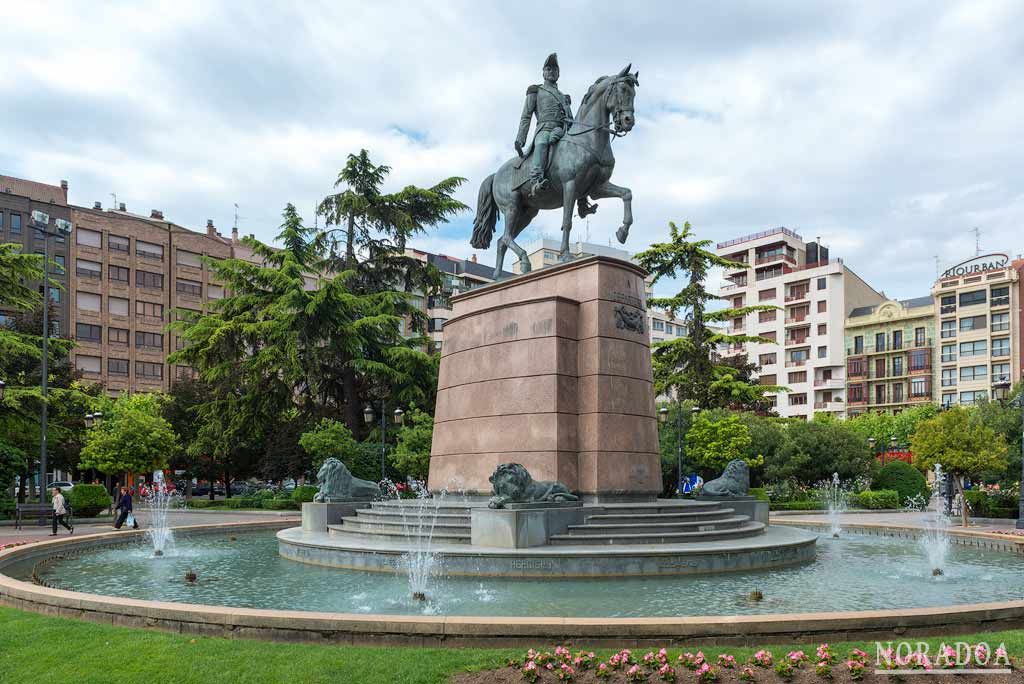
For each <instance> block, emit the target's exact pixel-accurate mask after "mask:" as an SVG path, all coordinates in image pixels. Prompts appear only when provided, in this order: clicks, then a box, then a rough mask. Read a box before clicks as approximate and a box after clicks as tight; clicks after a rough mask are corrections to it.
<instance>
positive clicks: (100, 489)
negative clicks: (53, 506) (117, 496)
mask: <svg viewBox="0 0 1024 684" xmlns="http://www.w3.org/2000/svg"><path fill="white" fill-rule="evenodd" d="M67 499H68V501H69V502H70V503H71V512H72V513H74V515H75V516H76V517H78V518H95V517H96V516H97V515H99V514H100V512H102V511H105V510H107V509H108V508H109V507H110V495H109V494H107V488H106V487H104V486H103V485H97V484H76V485H75V486H74V487H72V488H71V491H70V492H68V494H67Z"/></svg>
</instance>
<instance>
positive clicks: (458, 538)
mask: <svg viewBox="0 0 1024 684" xmlns="http://www.w3.org/2000/svg"><path fill="white" fill-rule="evenodd" d="M327 532H328V534H329V535H330V536H332V537H354V538H357V539H376V540H378V541H398V542H401V541H413V540H418V541H421V540H424V537H425V536H426V535H418V534H406V533H405V532H404V531H402V530H397V531H385V530H357V529H354V528H353V527H351V526H349V525H328V526H327ZM430 539H431V541H432V542H433V543H435V544H469V542H470V534H469V531H468V530H467V531H466V532H465V533H461V532H446V533H444V534H441V533H439V532H438V531H437V530H435V531H434V534H433V535H431V537H430Z"/></svg>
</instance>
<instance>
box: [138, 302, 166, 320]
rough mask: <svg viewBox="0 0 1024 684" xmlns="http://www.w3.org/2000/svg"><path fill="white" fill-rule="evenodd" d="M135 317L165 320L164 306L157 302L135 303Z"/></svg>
mask: <svg viewBox="0 0 1024 684" xmlns="http://www.w3.org/2000/svg"><path fill="white" fill-rule="evenodd" d="M135 315H136V316H143V317H145V318H159V319H161V320H163V317H164V305H163V304H157V303H155V302H139V301H137V302H135Z"/></svg>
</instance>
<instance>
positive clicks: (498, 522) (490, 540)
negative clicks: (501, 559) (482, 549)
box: [470, 504, 583, 549]
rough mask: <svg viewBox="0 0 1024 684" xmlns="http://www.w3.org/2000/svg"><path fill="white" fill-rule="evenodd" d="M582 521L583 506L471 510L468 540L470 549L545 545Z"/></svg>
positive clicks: (536, 506) (531, 506)
mask: <svg viewBox="0 0 1024 684" xmlns="http://www.w3.org/2000/svg"><path fill="white" fill-rule="evenodd" d="M582 522H583V507H582V506H579V505H575V506H558V505H555V506H552V505H544V504H534V505H530V504H524V505H520V506H515V507H512V506H510V507H509V508H498V509H495V508H476V509H473V512H472V517H471V521H470V537H471V540H472V543H473V546H489V547H497V548H502V549H525V548H528V547H531V546H546V545H547V543H548V539H550V538H551V535H553V534H562V533H563V532H565V531H566V530H567V529H568V528H569V525H575V524H579V523H582Z"/></svg>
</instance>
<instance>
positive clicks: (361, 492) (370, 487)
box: [313, 458, 381, 502]
mask: <svg viewBox="0 0 1024 684" xmlns="http://www.w3.org/2000/svg"><path fill="white" fill-rule="evenodd" d="M316 482H317V484H318V485H319V486H320V491H318V492H317V493H316V496H314V497H313V501H326V502H330V501H346V500H348V499H373V498H377V499H379V498H380V496H381V494H380V487H379V486H378V485H377V483H376V482H370V481H369V480H360V479H359V478H358V477H352V473H351V471H349V469H348V468H347V467H345V464H344V463H342V462H341V461H339V460H338V459H336V458H329V459H327V460H326V461H324V464H323V465H322V466H320V470H319V471H318V472H317V474H316Z"/></svg>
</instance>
